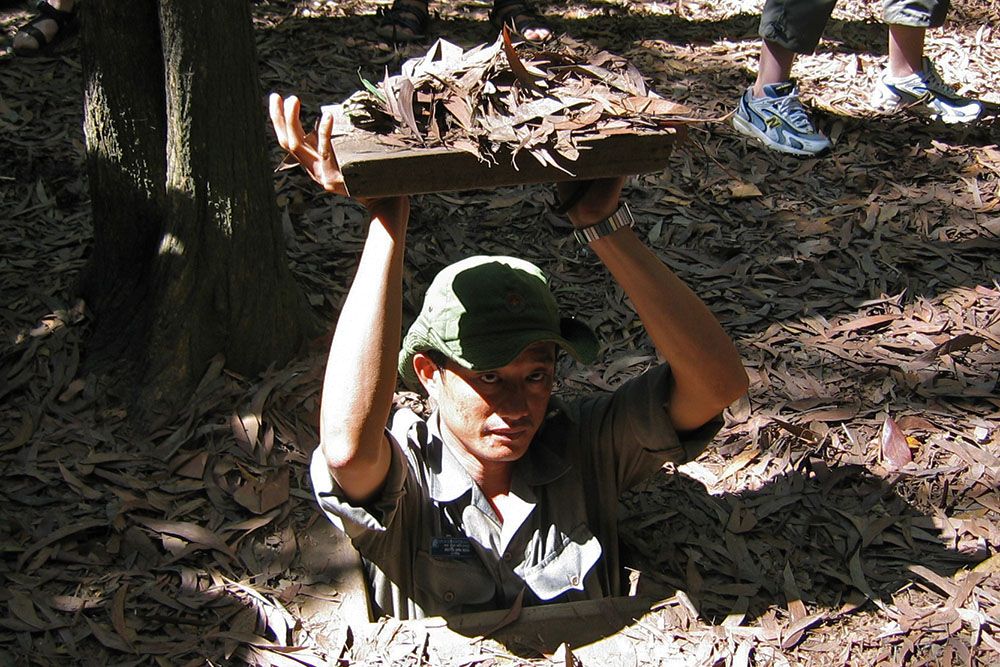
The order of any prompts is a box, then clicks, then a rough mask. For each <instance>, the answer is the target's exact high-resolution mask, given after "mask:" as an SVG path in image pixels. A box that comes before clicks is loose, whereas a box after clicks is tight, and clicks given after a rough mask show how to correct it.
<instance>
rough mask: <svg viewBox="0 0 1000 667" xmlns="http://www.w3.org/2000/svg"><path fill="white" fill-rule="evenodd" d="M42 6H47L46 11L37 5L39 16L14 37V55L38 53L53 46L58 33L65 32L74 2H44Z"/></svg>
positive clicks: (72, 0)
mask: <svg viewBox="0 0 1000 667" xmlns="http://www.w3.org/2000/svg"><path fill="white" fill-rule="evenodd" d="M44 4H46V5H48V10H46V8H45V7H42V6H41V5H39V14H38V15H37V16H35V17H34V18H32V19H31V20H30V21H29V22H28V23H27V24H25V25H23V26H21V28H20V29H19V30H18V31H17V34H16V35H14V53H17V54H19V55H31V54H34V53H40V52H41V51H43V50H44V49H45V47H47V46H49V45H54V44H55V43H56V40H57V39H58V38H59V34H60V32H62V31H64V30H66V29H67V28H68V24H69V23H70V21H72V20H73V17H72V15H71V12H72V11H73V6H74V4H76V0H45V3H44ZM51 10H55V13H52V11H51Z"/></svg>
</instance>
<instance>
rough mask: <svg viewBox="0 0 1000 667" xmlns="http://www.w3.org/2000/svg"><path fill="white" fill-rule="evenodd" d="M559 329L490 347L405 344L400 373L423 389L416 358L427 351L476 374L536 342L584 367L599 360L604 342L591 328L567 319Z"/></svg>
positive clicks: (503, 363) (520, 335)
mask: <svg viewBox="0 0 1000 667" xmlns="http://www.w3.org/2000/svg"><path fill="white" fill-rule="evenodd" d="M559 329H560V332H559V335H555V334H554V333H553V332H552V331H523V332H519V333H518V335H517V336H513V337H508V338H507V339H506V340H504V341H498V340H490V341H489V342H488V343H486V344H483V343H479V344H477V342H476V341H469V340H467V341H465V344H464V345H457V344H456V342H455V341H442V340H425V341H422V342H423V343H425V344H423V345H421V344H419V343H417V344H413V343H411V344H409V345H408V344H406V343H404V345H403V350H402V351H401V352H400V355H399V365H398V369H399V374H400V377H401V378H402V379H403V382H404V383H405V384H406V385H407V386H409V387H410V388H413V389H416V388H419V386H420V381H419V380H418V379H417V374H416V372H415V371H414V370H413V357H414V356H416V354H417V352H425V351H427V350H438V351H439V352H441V353H442V354H444V355H445V356H446V357H448V358H449V359H451V360H453V361H454V362H455V363H457V364H458V365H460V366H462V367H463V368H468V369H469V370H474V371H488V370H492V369H494V368H500V367H502V366H506V365H507V364H509V363H510V362H512V361H513V360H514V359H515V358H517V355H519V354H521V352H523V351H524V349H525V348H526V347H528V346H529V345H532V344H534V343H545V342H551V343H555V344H556V345H558V346H559V347H561V348H562V349H564V350H566V351H567V352H568V353H569V354H570V355H571V356H572V357H573V358H574V359H576V360H577V361H579V362H580V363H582V364H591V363H593V362H594V360H595V359H597V352H598V350H599V349H600V342H599V341H598V340H597V336H596V334H594V332H593V331H592V330H591V329H590V327H588V326H587V325H586V324H584V323H583V322H582V321H580V320H577V319H573V318H569V317H564V318H561V319H560V321H559ZM432 336H433V334H432Z"/></svg>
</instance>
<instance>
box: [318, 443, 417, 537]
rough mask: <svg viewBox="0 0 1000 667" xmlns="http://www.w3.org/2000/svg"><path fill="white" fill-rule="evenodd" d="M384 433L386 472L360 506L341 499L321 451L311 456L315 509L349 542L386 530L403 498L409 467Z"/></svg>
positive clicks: (401, 453) (340, 492)
mask: <svg viewBox="0 0 1000 667" xmlns="http://www.w3.org/2000/svg"><path fill="white" fill-rule="evenodd" d="M385 433H386V437H388V439H389V449H390V457H391V458H390V461H389V472H388V473H387V474H386V478H385V482H384V483H383V485H382V489H381V490H380V491H379V492H378V494H377V495H376V496H375V497H374V498H372V499H370V500H369V501H368V502H366V503H365V504H364V505H359V504H355V503H352V502H351V501H349V500H347V498H346V497H345V496H344V491H343V489H341V488H340V485H339V484H337V482H336V480H334V479H333V476H332V475H331V474H330V468H329V466H327V464H326V459H325V457H324V456H323V452H322V448H320V447H317V448H316V450H315V451H314V452H313V455H312V461H311V462H310V465H309V477H310V480H311V482H312V486H313V493H314V494H315V495H316V500H317V502H319V507H320V509H321V510H322V511H323V513H324V514H325V515H326V516H327V518H328V519H330V521H332V522H333V524H334V525H336V526H338V527H339V528H340V529H341V530H343V531H344V532H345V533H347V535H348V536H349V537H350V538H351V539H352V540H354V539H356V538H362V537H365V536H370V537H374V535H373V533H382V534H384V533H385V532H386V531H388V530H389V529H390V526H392V525H393V524H394V522H395V521H396V519H397V515H398V514H399V513H400V511H401V507H402V504H403V501H404V498H405V496H406V493H405V489H406V487H407V483H406V482H407V476H408V473H409V466H407V462H406V457H405V456H404V455H403V452H402V449H401V448H400V445H399V442H398V441H397V440H396V437H395V435H394V434H393V433H392V431H390V430H388V429H386V431H385Z"/></svg>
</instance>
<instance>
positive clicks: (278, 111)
mask: <svg viewBox="0 0 1000 667" xmlns="http://www.w3.org/2000/svg"><path fill="white" fill-rule="evenodd" d="M300 110H301V103H300V102H299V98H297V97H295V96H294V95H293V96H291V97H289V98H288V99H285V100H283V99H281V96H280V95H278V94H277V93H271V98H270V111H271V124H272V125H273V126H274V133H275V134H276V135H278V144H280V145H281V147H282V148H284V149H285V150H286V151H288V152H289V153H291V155H292V156H293V157H295V159H296V160H298V162H299V164H300V165H302V168H303V169H305V170H306V173H307V174H309V176H310V178H312V179H313V180H314V181H316V182H317V183H319V184H320V185H321V186H322V187H323V189H324V190H326V191H327V192H333V193H335V194H338V195H345V196H346V195H347V186H346V185H345V184H344V177H343V175H342V174H341V173H340V165H339V164H337V156H336V155H334V153H333V146H332V145H331V144H330V136H331V134H332V132H333V116H332V115H331V114H330V113H327V112H325V111H324V112H323V117H322V118H321V119H320V121H319V128H318V130H317V132H316V142H315V144H314V143H313V142H312V141H311V140H310V138H309V137H307V136H306V133H305V132H304V131H303V130H302V122H301V121H300V120H299V112H300Z"/></svg>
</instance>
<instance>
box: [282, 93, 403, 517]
mask: <svg viewBox="0 0 1000 667" xmlns="http://www.w3.org/2000/svg"><path fill="white" fill-rule="evenodd" d="M270 111H271V122H272V124H273V125H274V129H275V133H276V134H277V135H278V143H280V144H281V146H282V147H283V148H284V149H285V150H287V151H288V152H289V153H291V154H292V155H294V156H295V158H296V159H297V160H298V161H299V164H301V165H302V167H303V168H304V169H305V170H306V172H307V173H308V174H309V175H310V176H311V177H312V178H313V180H315V181H316V182H317V183H319V184H320V185H321V186H322V187H323V189H324V190H326V191H327V192H332V193H336V194H342V195H346V194H347V189H346V187H345V185H344V180H343V177H342V175H341V173H340V168H339V166H338V165H337V158H336V156H335V155H334V154H333V152H332V148H331V146H330V134H331V130H332V126H333V119H332V117H331V116H330V115H329V114H324V115H323V118H322V119H321V121H320V124H319V128H318V131H317V141H316V145H315V146H313V145H311V144H310V143H309V141H308V140H307V139H306V137H305V133H304V132H303V130H302V125H301V123H300V121H299V101H298V100H297V99H296V98H294V97H291V98H289V99H287V100H282V99H281V97H279V96H278V95H272V96H271V99H270ZM361 203H362V204H364V205H365V207H366V208H367V209H368V211H369V213H370V215H371V224H370V225H369V227H368V236H367V238H366V240H365V246H364V250H363V251H362V253H361V260H360V262H359V265H358V272H357V274H356V275H355V277H354V282H353V283H352V284H351V288H350V291H349V292H348V294H347V299H346V300H345V302H344V307H343V309H342V310H341V312H340V317H339V319H338V320H337V326H336V329H335V331H334V334H333V342H332V344H331V345H330V355H329V358H328V359H327V364H326V376H325V378H324V381H323V399H322V404H321V408H320V447H321V448H322V452H323V455H324V457H325V459H326V462H327V466H328V467H329V468H330V473H331V475H332V476H333V478H334V479H335V480H336V481H337V483H338V484H339V485H340V487H341V489H343V491H344V493H345V494H346V496H347V498H348V499H349V500H352V501H355V502H357V501H363V500H365V499H366V498H368V497H370V496H371V495H372V494H374V493H375V492H376V491H378V489H379V488H380V487H381V485H382V483H383V482H384V481H385V477H386V474H387V473H388V471H389V462H390V456H391V453H390V449H389V442H388V440H387V438H386V436H385V425H386V421H387V420H388V418H389V411H390V409H391V408H392V396H393V391H394V390H395V387H396V357H397V354H398V352H399V345H400V329H401V327H402V282H403V278H402V274H403V254H404V249H405V241H406V225H407V221H408V219H409V214H410V205H409V200H408V199H407V198H406V197H393V198H385V199H375V200H361Z"/></svg>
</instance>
